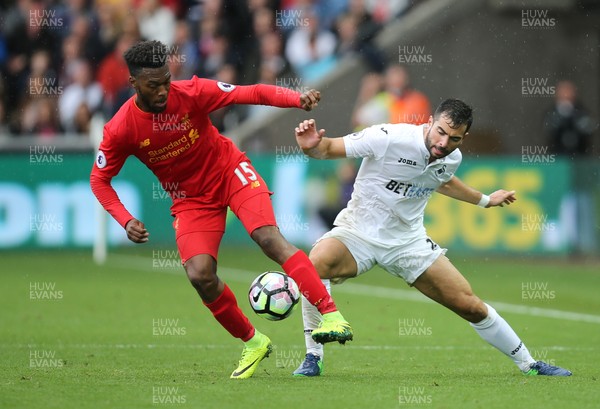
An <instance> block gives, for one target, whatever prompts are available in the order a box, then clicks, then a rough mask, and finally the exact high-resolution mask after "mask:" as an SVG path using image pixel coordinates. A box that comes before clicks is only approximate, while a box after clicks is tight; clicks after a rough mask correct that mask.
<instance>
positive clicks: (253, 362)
mask: <svg viewBox="0 0 600 409" xmlns="http://www.w3.org/2000/svg"><path fill="white" fill-rule="evenodd" d="M258 360H259V358H256V359H255V360H254V361H252V363H251V364H250V365H248V366H247V367H245V368H244V369H242V370H241V371H239V372H234V373H233V374H232V375H233V376H240V375H241V374H243V373H244V372H246V371H247V370H248V369H250V367H251V366H252V365H254V364H255V363H256V361H258Z"/></svg>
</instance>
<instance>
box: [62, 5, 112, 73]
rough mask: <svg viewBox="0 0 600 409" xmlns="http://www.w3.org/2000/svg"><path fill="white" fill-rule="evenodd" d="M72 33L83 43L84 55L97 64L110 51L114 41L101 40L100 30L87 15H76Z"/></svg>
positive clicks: (82, 50)
mask: <svg viewBox="0 0 600 409" xmlns="http://www.w3.org/2000/svg"><path fill="white" fill-rule="evenodd" d="M71 35H72V36H75V37H76V38H77V39H78V40H79V42H80V44H81V52H82V54H83V57H84V58H85V59H86V60H88V61H90V62H91V63H93V64H94V66H97V65H98V64H100V61H102V59H103V58H104V57H105V56H106V55H107V54H108V53H109V51H110V49H111V48H112V47H113V46H114V43H104V42H102V41H101V40H100V37H99V35H98V30H96V29H95V27H93V26H92V21H91V20H89V19H88V17H87V16H85V15H78V16H76V17H75V19H74V21H73V24H72V27H71Z"/></svg>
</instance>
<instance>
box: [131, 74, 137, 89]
mask: <svg viewBox="0 0 600 409" xmlns="http://www.w3.org/2000/svg"><path fill="white" fill-rule="evenodd" d="M129 83H130V84H131V86H132V87H133V88H136V86H137V82H136V79H135V77H134V76H133V75H130V76H129Z"/></svg>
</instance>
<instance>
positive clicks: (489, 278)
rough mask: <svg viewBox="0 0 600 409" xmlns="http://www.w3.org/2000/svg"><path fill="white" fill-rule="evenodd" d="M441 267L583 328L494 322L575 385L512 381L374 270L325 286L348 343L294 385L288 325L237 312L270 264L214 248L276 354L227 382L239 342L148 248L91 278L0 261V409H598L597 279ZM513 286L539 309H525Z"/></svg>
mask: <svg viewBox="0 0 600 409" xmlns="http://www.w3.org/2000/svg"><path fill="white" fill-rule="evenodd" d="M163 257H164V254H163ZM453 261H454V262H455V264H456V265H457V266H458V267H459V269H460V270H461V271H463V273H464V274H465V276H467V277H468V279H469V280H470V281H471V283H472V285H473V287H474V289H475V292H476V293H477V294H478V295H480V296H481V297H482V298H484V299H485V300H493V301H496V302H498V303H503V304H502V305H505V304H509V305H511V306H512V305H524V306H529V307H539V308H543V309H544V310H548V309H551V310H560V311H572V312H577V313H581V314H588V315H593V316H596V322H582V321H578V320H573V319H565V318H549V317H545V316H530V315H527V314H526V313H516V312H508V311H503V310H502V309H501V308H498V310H499V312H500V313H501V314H502V315H503V316H504V317H505V318H506V319H507V321H509V323H511V325H512V326H513V327H514V328H515V330H516V331H517V333H519V334H520V335H521V337H522V338H523V339H524V341H525V342H526V343H527V345H528V346H529V348H530V349H531V350H532V351H533V353H534V355H537V356H538V357H541V358H543V359H545V360H546V361H550V362H554V363H556V364H559V365H562V366H565V367H567V368H569V369H571V370H572V371H573V372H574V376H572V377H570V378H544V377H525V376H523V375H521V374H520V373H519V371H518V370H517V368H516V367H515V366H514V365H513V364H512V363H511V362H510V360H509V359H507V358H506V357H504V356H503V355H501V354H500V353H498V352H497V351H496V350H494V349H493V348H491V347H490V346H489V345H488V344H486V343H485V342H483V341H482V340H481V339H480V338H479V337H478V336H477V334H476V333H475V332H474V331H473V330H472V329H471V328H470V327H469V325H468V324H466V323H465V322H463V321H462V320H461V319H459V318H458V317H456V316H454V315H453V314H452V313H450V312H448V311H447V310H445V309H444V308H442V307H440V306H438V305H436V304H433V303H428V302H421V301H418V300H411V299H407V298H406V297H404V296H403V295H405V294H407V292H409V291H410V292H409V293H408V294H413V293H414V294H416V293H417V292H416V290H411V289H409V288H408V287H407V286H406V285H405V284H404V283H403V282H401V281H400V280H398V279H394V278H392V277H389V276H388V275H386V274H385V273H383V272H382V271H380V270H375V271H373V272H371V273H369V274H367V275H365V276H363V277H360V278H358V279H355V280H351V281H350V282H348V283H346V284H343V285H341V286H338V287H334V296H335V298H336V301H337V303H338V306H339V307H340V309H341V311H342V312H343V313H344V315H345V316H346V318H347V319H348V320H350V321H351V323H352V325H353V327H354V330H355V340H354V341H352V342H350V343H348V344H347V345H346V346H340V345H331V346H328V347H327V355H326V360H325V372H324V376H322V377H321V378H316V379H309V378H300V379H299V378H293V377H292V376H291V372H292V371H293V370H294V369H295V368H296V366H297V365H298V364H299V362H300V361H301V359H302V357H303V355H304V350H303V335H302V326H301V316H300V314H299V311H296V312H295V313H294V314H293V315H292V316H291V317H290V318H289V319H287V320H285V321H282V322H275V323H274V322H269V321H266V320H263V319H261V318H259V317H256V316H253V315H250V314H252V313H251V312H250V311H249V306H248V303H247V301H246V292H247V287H248V285H249V283H250V282H251V280H252V278H253V277H254V276H256V275H257V274H258V273H259V272H262V271H264V270H268V269H275V268H277V266H276V265H275V264H274V263H272V262H270V261H268V260H267V259H266V258H265V256H263V255H262V254H261V253H260V252H259V251H258V250H250V251H248V250H237V251H235V250H223V252H222V254H221V257H220V260H219V262H220V265H221V266H222V268H221V270H220V274H221V276H222V277H223V278H224V279H225V280H226V281H227V282H228V283H229V285H230V286H231V287H232V289H233V290H234V292H235V293H236V294H237V295H238V301H239V302H240V305H241V306H242V308H243V309H244V311H246V312H247V313H248V314H249V316H250V318H251V320H252V322H253V323H254V324H255V325H256V326H257V328H259V329H260V330H261V331H262V332H264V333H266V334H268V335H269V336H270V337H271V339H272V340H273V343H274V345H275V347H276V349H275V351H274V353H273V354H272V355H271V357H270V358H268V359H267V360H265V361H264V362H263V363H262V364H261V365H260V367H259V369H258V370H257V372H256V373H255V375H254V377H253V378H252V379H249V380H247V381H232V380H230V379H229V375H230V373H231V371H232V370H233V369H234V368H235V366H236V364H237V360H238V359H239V355H240V352H241V344H240V342H239V341H237V340H234V339H232V338H231V337H230V336H229V335H228V334H227V333H226V332H225V331H224V330H223V329H222V328H221V327H219V326H218V325H217V323H216V322H215V321H214V319H213V318H212V316H211V315H210V314H209V312H208V310H207V309H206V308H205V307H203V306H202V304H201V302H200V300H199V298H198V297H197V296H196V295H195V292H194V291H193V290H192V288H191V286H190V285H189V284H188V283H187V280H186V278H185V276H184V274H183V271H182V270H181V269H179V268H163V269H161V268H157V267H156V266H154V267H153V264H152V263H153V258H152V251H151V250H149V248H148V247H144V246H139V247H136V248H135V249H134V250H133V251H129V252H125V253H122V254H117V255H113V254H111V259H110V261H109V262H108V264H106V265H105V266H102V267H98V266H95V265H94V264H93V263H92V262H91V257H90V254H89V253H88V252H70V253H67V252H39V253H35V254H34V253H25V252H23V253H8V254H3V255H2V258H1V265H2V267H1V270H2V286H1V288H2V290H1V291H2V292H1V297H0V303H1V304H0V307H1V312H0V314H1V315H0V316H1V321H0V322H1V329H0V331H1V338H0V353H1V356H2V364H1V365H2V367H1V370H0V385H1V389H0V408H3V409H4V408H28V409H29V408H31V409H33V408H128V409H133V408H171V407H182V408H201V409H208V408H247V407H252V408H254V407H260V408H282V407H288V406H289V407H301V406H304V407H307V408H325V407H326V408H345V409H346V408H375V407H376V408H413V407H419V408H486V409H489V408H529V409H534V408H544V409H547V408H555V407H561V408H597V407H598V403H597V401H598V392H597V391H598V389H599V387H598V369H597V367H598V362H599V361H600V352H599V347H598V346H599V345H600V323H598V317H599V316H600V297H598V295H597V293H598V288H600V274H598V265H585V264H581V263H580V264H577V263H570V262H568V261H564V260H558V261H557V260H550V261H548V260H540V259H538V260H528V259H514V258H512V259H490V260H488V259H483V258H481V259H480V258H462V257H457V258H456V259H455V260H453ZM240 270H243V271H247V273H244V272H243V271H240ZM31 286H33V287H34V288H33V291H34V293H33V295H32V294H31V292H30V291H32V288H31ZM36 286H37V288H38V289H37V290H36V288H35V287H36ZM40 286H41V287H43V288H45V290H39V287H40ZM523 286H525V287H527V286H530V287H531V286H537V287H538V289H537V290H535V291H537V292H536V293H535V294H537V297H538V298H542V299H531V297H529V298H527V297H524V296H523ZM49 287H50V288H52V290H48V288H49ZM370 288H371V289H373V290H372V292H371V294H370V290H369V289H370ZM36 291H37V293H36ZM44 291H46V292H45V293H43V292H44ZM52 291H53V292H52ZM397 294H400V297H396V295H397ZM36 296H46V297H51V298H54V299H36V298H35V297H36ZM32 297H33V299H32ZM576 317H579V316H576ZM592 319H594V318H593V317H592ZM594 391H596V392H594Z"/></svg>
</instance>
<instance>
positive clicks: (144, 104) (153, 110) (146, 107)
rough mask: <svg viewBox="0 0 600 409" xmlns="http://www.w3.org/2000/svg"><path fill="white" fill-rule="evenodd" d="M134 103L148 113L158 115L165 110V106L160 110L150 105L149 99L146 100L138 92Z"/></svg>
mask: <svg viewBox="0 0 600 409" xmlns="http://www.w3.org/2000/svg"><path fill="white" fill-rule="evenodd" d="M136 102H137V105H138V107H140V108H143V110H147V111H148V112H151V113H155V114H157V113H160V112H162V111H164V110H165V109H166V108H167V107H166V106H165V107H162V108H159V107H156V106H155V105H154V104H153V103H152V101H150V99H149V98H146V97H145V96H144V95H143V94H142V93H141V92H140V91H138V92H137V101H136Z"/></svg>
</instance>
